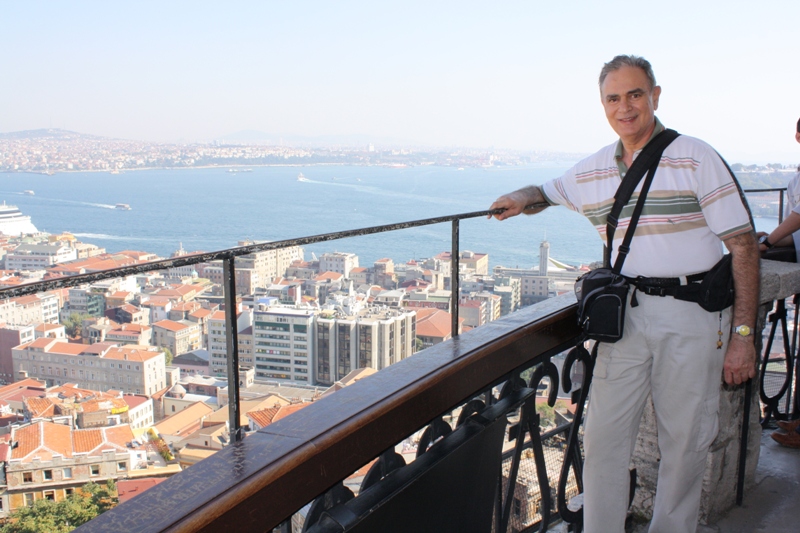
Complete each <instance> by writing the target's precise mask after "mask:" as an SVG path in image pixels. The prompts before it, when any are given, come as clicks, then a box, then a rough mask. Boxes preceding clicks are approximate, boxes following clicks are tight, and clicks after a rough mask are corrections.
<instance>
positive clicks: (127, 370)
mask: <svg viewBox="0 0 800 533" xmlns="http://www.w3.org/2000/svg"><path fill="white" fill-rule="evenodd" d="M11 357H12V361H13V365H14V375H16V376H21V375H23V374H20V372H24V373H25V374H27V376H30V377H35V379H39V380H41V381H45V382H46V383H47V386H48V387H51V386H53V385H63V384H65V383H77V384H78V385H79V386H80V387H82V388H85V389H90V390H99V391H107V390H109V389H115V390H121V391H123V392H126V393H131V394H145V395H147V396H150V395H152V394H154V393H156V392H158V391H159V390H161V389H163V388H164V387H165V386H166V377H165V369H164V352H162V351H160V350H158V349H157V348H153V347H150V346H136V347H133V346H125V347H117V346H116V345H113V344H110V343H98V344H89V345H87V344H73V343H67V342H63V341H61V340H59V339H51V338H42V339H36V340H35V341H33V342H30V343H28V344H23V345H20V346H18V347H17V348H14V349H13V350H12V351H11Z"/></svg>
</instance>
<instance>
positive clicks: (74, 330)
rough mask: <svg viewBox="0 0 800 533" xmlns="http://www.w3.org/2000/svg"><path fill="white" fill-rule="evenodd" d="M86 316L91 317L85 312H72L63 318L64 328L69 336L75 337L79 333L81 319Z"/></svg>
mask: <svg viewBox="0 0 800 533" xmlns="http://www.w3.org/2000/svg"><path fill="white" fill-rule="evenodd" d="M87 318H92V317H91V316H89V315H88V314H87V313H72V314H71V315H69V317H67V319H66V320H64V329H66V331H67V335H69V336H70V337H76V336H78V335H79V334H80V333H81V327H82V326H83V321H84V320H86V319H87Z"/></svg>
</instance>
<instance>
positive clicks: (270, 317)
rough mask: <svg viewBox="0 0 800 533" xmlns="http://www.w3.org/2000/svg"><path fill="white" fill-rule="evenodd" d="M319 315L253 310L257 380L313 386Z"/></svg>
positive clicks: (301, 311)
mask: <svg viewBox="0 0 800 533" xmlns="http://www.w3.org/2000/svg"><path fill="white" fill-rule="evenodd" d="M315 318H316V312H315V311H312V310H307V309H296V308H291V307H272V308H266V309H265V308H263V307H262V308H261V309H258V310H254V311H253V347H252V348H253V358H254V359H255V371H256V373H255V377H256V378H260V379H277V380H286V381H297V382H299V383H306V384H311V383H313V381H312V380H313V378H312V368H313V361H314V321H315Z"/></svg>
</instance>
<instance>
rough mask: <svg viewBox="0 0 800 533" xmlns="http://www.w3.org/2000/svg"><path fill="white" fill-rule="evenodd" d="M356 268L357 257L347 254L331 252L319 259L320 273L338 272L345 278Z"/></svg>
mask: <svg viewBox="0 0 800 533" xmlns="http://www.w3.org/2000/svg"><path fill="white" fill-rule="evenodd" d="M357 267H358V256H357V255H356V254H352V253H348V252H331V253H326V254H322V257H320V258H319V271H320V272H338V273H339V274H341V275H343V276H344V277H346V278H349V277H350V271H351V270H353V269H354V268H357Z"/></svg>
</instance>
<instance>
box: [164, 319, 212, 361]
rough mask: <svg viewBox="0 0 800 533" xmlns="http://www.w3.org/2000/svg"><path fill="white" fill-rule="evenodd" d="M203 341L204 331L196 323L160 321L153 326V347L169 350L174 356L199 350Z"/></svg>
mask: <svg viewBox="0 0 800 533" xmlns="http://www.w3.org/2000/svg"><path fill="white" fill-rule="evenodd" d="M202 340H203V336H202V329H201V327H200V324H198V323H196V322H190V321H188V320H181V321H179V322H176V321H174V320H159V321H158V322H156V323H155V324H153V346H160V347H162V348H168V349H169V351H170V352H172V355H180V354H182V353H186V352H191V351H192V350H197V349H198V348H200V347H201V344H202Z"/></svg>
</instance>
